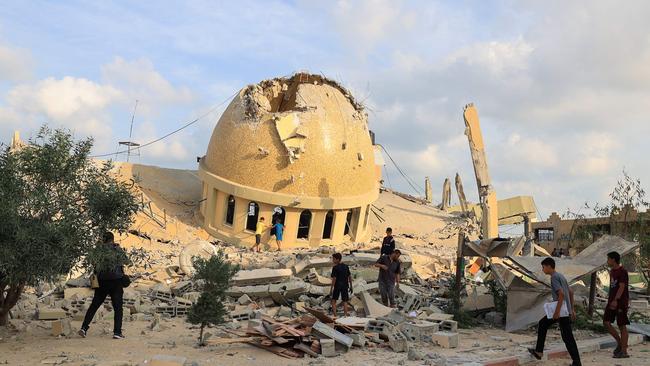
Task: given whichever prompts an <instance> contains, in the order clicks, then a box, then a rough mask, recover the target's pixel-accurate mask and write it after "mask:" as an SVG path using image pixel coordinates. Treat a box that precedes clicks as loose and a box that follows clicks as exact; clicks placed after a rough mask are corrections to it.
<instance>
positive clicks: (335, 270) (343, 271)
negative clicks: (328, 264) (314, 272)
mask: <svg viewBox="0 0 650 366" xmlns="http://www.w3.org/2000/svg"><path fill="white" fill-rule="evenodd" d="M341 259H343V257H342V256H341V253H334V254H332V262H333V263H334V267H332V284H331V285H330V296H331V297H332V314H334V316H336V301H337V300H338V299H339V297H340V298H341V300H343V314H344V315H345V316H348V301H350V292H352V276H351V274H350V267H348V266H347V264H343V263H341Z"/></svg>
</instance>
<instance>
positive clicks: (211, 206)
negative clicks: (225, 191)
mask: <svg viewBox="0 0 650 366" xmlns="http://www.w3.org/2000/svg"><path fill="white" fill-rule="evenodd" d="M203 185H204V186H206V184H205V183H203ZM217 194H218V192H217V190H216V189H212V188H210V187H207V186H206V187H205V192H204V196H203V197H204V198H205V199H206V200H205V201H203V202H202V203H201V213H202V214H203V224H204V225H205V226H207V227H214V212H215V208H216V207H215V206H216V205H217Z"/></svg>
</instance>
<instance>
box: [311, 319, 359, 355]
mask: <svg viewBox="0 0 650 366" xmlns="http://www.w3.org/2000/svg"><path fill="white" fill-rule="evenodd" d="M312 334H314V335H316V336H318V337H319V338H321V344H322V341H323V339H333V340H335V341H336V342H337V343H340V344H342V345H344V346H346V347H348V348H350V347H352V343H353V341H352V338H350V337H348V336H347V335H345V334H343V333H341V332H339V331H337V330H336V329H334V328H332V327H330V326H328V325H326V324H324V323H322V322H320V321H316V322H315V323H314V325H313V326H312Z"/></svg>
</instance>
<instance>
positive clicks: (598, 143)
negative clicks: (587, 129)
mask: <svg viewBox="0 0 650 366" xmlns="http://www.w3.org/2000/svg"><path fill="white" fill-rule="evenodd" d="M619 145H620V144H619V142H618V141H617V140H616V139H615V138H614V136H612V135H610V134H607V133H597V132H594V133H590V134H588V135H587V136H585V137H583V138H580V139H579V140H578V141H577V146H579V148H578V154H577V158H576V160H575V163H574V164H573V165H572V166H571V173H572V174H575V175H585V176H601V175H607V174H608V175H610V176H614V175H616V174H617V173H618V171H619V170H620V166H619V164H618V162H617V160H616V156H615V151H614V150H615V149H616V148H617V147H619Z"/></svg>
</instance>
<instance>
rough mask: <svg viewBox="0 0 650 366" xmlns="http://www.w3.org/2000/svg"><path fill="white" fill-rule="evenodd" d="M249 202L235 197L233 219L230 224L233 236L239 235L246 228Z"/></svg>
mask: <svg viewBox="0 0 650 366" xmlns="http://www.w3.org/2000/svg"><path fill="white" fill-rule="evenodd" d="M249 202H250V201H248V200H245V199H243V198H239V197H235V218H234V220H233V223H232V226H233V231H234V232H235V234H239V233H241V232H242V231H244V229H245V228H246V219H247V218H248V203H249Z"/></svg>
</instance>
